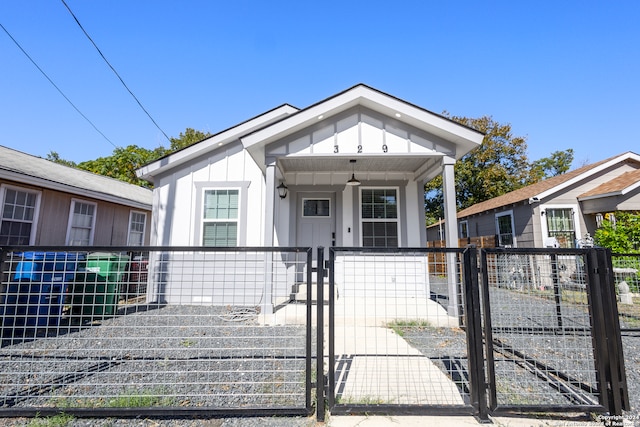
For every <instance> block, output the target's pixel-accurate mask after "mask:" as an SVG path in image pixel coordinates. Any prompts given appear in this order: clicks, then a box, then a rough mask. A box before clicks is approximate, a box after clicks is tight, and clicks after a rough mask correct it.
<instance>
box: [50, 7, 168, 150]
mask: <svg viewBox="0 0 640 427" xmlns="http://www.w3.org/2000/svg"><path fill="white" fill-rule="evenodd" d="M61 1H62V4H64V6H65V7H66V8H67V10H68V11H69V13H70V14H71V16H72V17H73V19H74V20H75V21H76V23H77V24H78V26H79V27H80V29H81V30H82V32H83V33H84V35H85V36H87V38H88V39H89V41H90V42H91V44H93V47H95V48H96V50H97V51H98V53H99V54H100V56H101V57H102V59H103V60H104V62H106V63H107V65H108V66H109V68H111V71H113V73H114V74H115V75H116V76H117V77H118V79H119V80H120V83H122V85H123V86H124V87H125V89H127V91H128V92H129V93H130V94H131V96H132V97H133V99H135V100H136V102H137V103H138V105H139V106H140V108H142V111H144V112H145V114H146V115H147V116H148V117H149V119H151V121H152V122H153V124H154V125H155V126H156V127H157V128H158V130H159V131H160V132H162V134H163V135H164V137H165V138H167V141H169V142H171V139H169V137H168V136H167V134H166V133H165V132H164V131H163V130H162V128H160V126H159V125H158V123H156V121H155V120H154V119H153V117H151V114H149V112H148V111H147V110H146V108H144V107H143V106H142V103H141V102H140V100H139V99H138V98H137V97H136V96H135V95H134V94H133V92H132V91H131V89H129V87H128V86H127V84H126V83H125V82H124V80H123V79H122V77H120V74H118V72H117V71H116V69H115V68H113V66H112V65H111V63H109V61H108V60H107V58H106V57H105V56H104V54H103V53H102V51H101V50H100V48H99V47H98V45H96V43H95V42H94V41H93V39H92V38H91V36H89V34H88V33H87V31H86V30H85V29H84V27H83V26H82V24H81V23H80V21H79V20H78V18H76V15H74V13H73V11H72V10H71V8H70V7H69V5H67V3H66V2H65V1H64V0H61Z"/></svg>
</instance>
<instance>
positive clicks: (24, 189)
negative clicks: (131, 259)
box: [0, 146, 153, 246]
mask: <svg viewBox="0 0 640 427" xmlns="http://www.w3.org/2000/svg"><path fill="white" fill-rule="evenodd" d="M152 199H153V196H152V191H151V190H149V189H146V188H142V187H139V186H136V185H132V184H128V183H125V182H122V181H118V180H116V179H112V178H108V177H105V176H101V175H96V174H93V173H90V172H86V171H82V170H79V169H74V168H71V167H67V166H64V165H60V164H57V163H54V162H51V161H48V160H46V159H42V158H40V157H36V156H32V155H29V154H25V153H22V152H20V151H16V150H12V149H10V148H7V147H2V146H0V206H1V207H2V223H1V225H0V244H2V245H51V246H54V245H60V246H63V245H64V246H66V245H74V246H80V245H96V246H97V245H103V246H118V245H121V246H124V245H132V246H139V245H148V244H149V229H150V223H151V204H152Z"/></svg>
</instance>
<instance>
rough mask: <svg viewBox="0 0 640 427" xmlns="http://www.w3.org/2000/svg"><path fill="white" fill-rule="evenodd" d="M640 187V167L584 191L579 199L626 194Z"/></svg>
mask: <svg viewBox="0 0 640 427" xmlns="http://www.w3.org/2000/svg"><path fill="white" fill-rule="evenodd" d="M638 187H640V169H636V170H634V171H629V172H625V173H623V174H622V175H620V176H619V177H617V178H614V179H612V180H611V181H609V182H605V183H604V184H602V185H599V186H597V187H596V188H594V189H592V190H589V191H587V192H586V193H582V194H581V195H579V196H578V200H591V199H599V198H602V197H610V196H624V195H625V194H627V193H628V192H630V191H633V190H635V189H636V188H638Z"/></svg>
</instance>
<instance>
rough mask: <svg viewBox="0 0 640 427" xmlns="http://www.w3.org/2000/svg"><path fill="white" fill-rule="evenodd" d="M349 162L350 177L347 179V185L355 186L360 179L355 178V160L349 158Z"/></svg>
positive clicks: (358, 183)
mask: <svg viewBox="0 0 640 427" xmlns="http://www.w3.org/2000/svg"><path fill="white" fill-rule="evenodd" d="M349 163H351V179H350V180H349V181H347V185H351V186H353V187H355V186H357V185H360V181H358V180H357V179H356V172H355V168H356V161H355V159H351V160H349Z"/></svg>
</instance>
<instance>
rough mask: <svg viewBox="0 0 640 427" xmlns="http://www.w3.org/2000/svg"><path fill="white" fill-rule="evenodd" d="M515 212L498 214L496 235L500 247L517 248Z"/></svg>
mask: <svg viewBox="0 0 640 427" xmlns="http://www.w3.org/2000/svg"><path fill="white" fill-rule="evenodd" d="M514 228H515V227H514V225H513V211H506V212H501V213H499V214H496V234H497V236H498V246H500V247H505V248H515V247H516V238H515V236H514V233H513V230H514Z"/></svg>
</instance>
